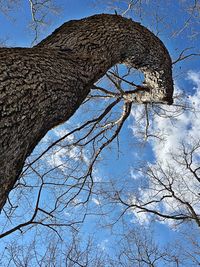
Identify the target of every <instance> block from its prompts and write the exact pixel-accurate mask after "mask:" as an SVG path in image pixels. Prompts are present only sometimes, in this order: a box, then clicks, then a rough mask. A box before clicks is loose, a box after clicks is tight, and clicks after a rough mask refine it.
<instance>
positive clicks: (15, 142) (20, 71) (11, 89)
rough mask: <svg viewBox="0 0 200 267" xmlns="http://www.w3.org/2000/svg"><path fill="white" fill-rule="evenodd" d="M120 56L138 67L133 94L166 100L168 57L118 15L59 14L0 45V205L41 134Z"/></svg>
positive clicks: (135, 25)
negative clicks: (42, 34) (34, 37)
mask: <svg viewBox="0 0 200 267" xmlns="http://www.w3.org/2000/svg"><path fill="white" fill-rule="evenodd" d="M120 62H124V63H125V64H130V65H131V66H132V67H135V68H137V69H140V70H141V71H143V72H144V75H145V84H144V85H143V86H144V87H148V89H149V92H146V91H141V93H140V94H137V95H135V96H134V97H135V101H137V102H140V103H144V102H160V103H165V104H172V94H173V82H172V73H171V59H170V56H169V54H168V52H167V50H166V48H165V47H164V45H163V43H162V42H161V41H160V40H159V39H158V38H157V37H156V36H154V35H153V34H152V33H151V32H150V31H148V30H147V29H146V28H144V27H143V26H141V25H140V24H138V23H136V22H133V21H132V20H128V19H125V18H122V17H121V16H118V15H106V14H102V15H95V16H92V17H89V18H86V19H82V20H77V21H70V22H67V23H65V24H63V25H62V26H61V27H60V28H58V29H57V30H56V31H55V32H54V33H53V34H52V35H50V36H49V37H47V38H46V39H45V40H43V41H42V42H41V43H39V44H38V45H37V46H35V47H33V48H0V166H1V168H0V210H1V209H2V207H3V205H4V204H5V202H6V199H7V196H8V193H9V192H10V191H11V190H12V188H13V186H14V184H15V182H16V180H17V178H18V177H19V175H20V172H21V170H22V168H23V164H24V161H25V159H26V157H27V156H28V155H30V153H31V152H32V150H33V149H34V147H35V146H36V145H37V144H38V142H39V141H40V140H41V138H42V137H43V136H44V135H45V134H46V133H47V131H48V130H50V129H51V128H52V127H54V126H56V125H58V124H59V123H62V122H64V121H66V120H67V119H69V118H70V117H71V116H72V115H73V114H74V112H75V111H76V110H77V109H78V107H79V106H80V105H81V103H82V102H83V100H84V99H85V97H86V96H87V95H88V93H89V91H90V88H91V87H92V85H93V84H94V83H95V82H96V81H97V80H98V79H99V78H101V77H102V76H103V75H104V74H105V73H106V71H107V70H108V69H109V68H110V67H111V66H113V65H115V64H117V63H120Z"/></svg>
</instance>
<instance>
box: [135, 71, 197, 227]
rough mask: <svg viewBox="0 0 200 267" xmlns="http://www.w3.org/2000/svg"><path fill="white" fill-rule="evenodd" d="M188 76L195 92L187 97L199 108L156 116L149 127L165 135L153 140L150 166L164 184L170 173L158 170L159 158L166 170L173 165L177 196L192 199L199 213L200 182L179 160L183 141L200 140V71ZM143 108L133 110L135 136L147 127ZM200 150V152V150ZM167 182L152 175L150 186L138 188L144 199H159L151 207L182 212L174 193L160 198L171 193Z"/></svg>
mask: <svg viewBox="0 0 200 267" xmlns="http://www.w3.org/2000/svg"><path fill="white" fill-rule="evenodd" d="M186 79H187V80H189V81H190V82H191V84H193V87H192V91H191V95H190V96H188V98H187V100H188V102H189V104H190V106H193V107H194V108H195V112H192V111H191V110H185V111H184V112H182V113H180V115H179V116H177V117H175V118H166V117H161V116H155V117H154V119H153V121H152V122H151V126H150V129H149V130H150V131H154V132H159V133H160V135H161V136H162V137H164V138H163V139H162V140H161V139H158V138H154V139H152V140H151V141H150V143H151V146H152V150H153V153H154V156H155V164H150V165H149V166H151V168H153V169H154V171H155V172H157V175H158V176H159V179H160V180H161V181H162V183H163V185H166V186H168V185H169V183H170V181H169V177H170V174H169V176H168V177H166V176H165V175H164V174H163V173H162V172H161V171H159V170H158V168H157V165H156V163H158V162H159V163H160V164H161V167H162V169H163V170H164V171H165V172H167V171H168V172H170V171H172V169H173V172H174V173H173V184H172V185H171V186H172V188H173V190H174V192H175V194H176V196H178V197H180V198H181V199H182V200H184V201H187V202H189V203H192V206H193V208H194V209H195V210H196V212H197V213H199V212H200V204H199V194H198V193H199V192H200V184H199V182H198V181H197V180H196V179H194V177H193V176H192V174H191V172H189V171H188V170H187V169H186V168H185V166H183V165H181V164H179V163H178V162H177V160H179V155H180V153H181V151H180V147H181V143H185V144H187V146H188V147H190V145H191V144H192V142H195V141H197V140H200V72H194V71H189V72H188V75H187V78H186ZM176 91H177V92H179V93H181V89H180V88H179V87H178V86H176ZM173 109H174V107H173V106H172V107H168V111H169V112H172V113H173ZM142 112H143V110H142V107H141V106H136V107H134V109H133V111H132V115H133V116H134V122H135V124H134V126H132V130H133V133H134V135H135V136H139V134H138V133H140V132H142V128H143V129H144V125H145V117H144V116H142V115H141V114H142ZM137 122H139V123H137ZM138 128H139V129H138ZM140 128H141V129H140ZM198 152H199V153H200V150H199V151H198ZM172 153H174V155H176V158H175V160H174V159H173V158H172ZM197 154H198V153H197ZM195 164H196V166H199V165H200V157H198V155H197V156H196V158H194V166H195ZM197 164H198V165H197ZM169 165H170V168H171V169H170V168H169ZM132 177H133V178H134V179H138V176H137V175H135V174H134V175H132ZM163 185H161V183H159V182H156V181H155V179H154V178H153V177H151V178H150V179H149V188H145V190H142V189H141V188H138V192H139V196H140V203H147V202H148V201H149V200H152V199H154V200H158V203H157V204H155V203H154V204H152V203H151V205H149V206H148V208H155V207H156V210H162V212H163V213H166V214H170V213H171V214H172V213H174V212H176V213H178V212H179V211H180V213H181V209H183V208H185V207H184V206H183V205H181V204H180V202H179V201H178V200H176V199H175V198H174V197H167V198H165V199H164V201H162V205H161V204H160V203H161V202H159V200H160V199H161V198H162V197H163V196H164V195H169V192H168V191H167V187H166V189H165V188H164V186H163ZM161 189H162V190H161ZM131 201H132V203H136V202H137V201H138V200H136V199H134V198H133V199H132V200H131ZM156 205H157V206H156ZM185 209H186V208H185ZM134 214H135V216H136V217H138V219H139V220H140V221H142V222H146V221H147V220H148V216H144V214H143V213H137V211H134Z"/></svg>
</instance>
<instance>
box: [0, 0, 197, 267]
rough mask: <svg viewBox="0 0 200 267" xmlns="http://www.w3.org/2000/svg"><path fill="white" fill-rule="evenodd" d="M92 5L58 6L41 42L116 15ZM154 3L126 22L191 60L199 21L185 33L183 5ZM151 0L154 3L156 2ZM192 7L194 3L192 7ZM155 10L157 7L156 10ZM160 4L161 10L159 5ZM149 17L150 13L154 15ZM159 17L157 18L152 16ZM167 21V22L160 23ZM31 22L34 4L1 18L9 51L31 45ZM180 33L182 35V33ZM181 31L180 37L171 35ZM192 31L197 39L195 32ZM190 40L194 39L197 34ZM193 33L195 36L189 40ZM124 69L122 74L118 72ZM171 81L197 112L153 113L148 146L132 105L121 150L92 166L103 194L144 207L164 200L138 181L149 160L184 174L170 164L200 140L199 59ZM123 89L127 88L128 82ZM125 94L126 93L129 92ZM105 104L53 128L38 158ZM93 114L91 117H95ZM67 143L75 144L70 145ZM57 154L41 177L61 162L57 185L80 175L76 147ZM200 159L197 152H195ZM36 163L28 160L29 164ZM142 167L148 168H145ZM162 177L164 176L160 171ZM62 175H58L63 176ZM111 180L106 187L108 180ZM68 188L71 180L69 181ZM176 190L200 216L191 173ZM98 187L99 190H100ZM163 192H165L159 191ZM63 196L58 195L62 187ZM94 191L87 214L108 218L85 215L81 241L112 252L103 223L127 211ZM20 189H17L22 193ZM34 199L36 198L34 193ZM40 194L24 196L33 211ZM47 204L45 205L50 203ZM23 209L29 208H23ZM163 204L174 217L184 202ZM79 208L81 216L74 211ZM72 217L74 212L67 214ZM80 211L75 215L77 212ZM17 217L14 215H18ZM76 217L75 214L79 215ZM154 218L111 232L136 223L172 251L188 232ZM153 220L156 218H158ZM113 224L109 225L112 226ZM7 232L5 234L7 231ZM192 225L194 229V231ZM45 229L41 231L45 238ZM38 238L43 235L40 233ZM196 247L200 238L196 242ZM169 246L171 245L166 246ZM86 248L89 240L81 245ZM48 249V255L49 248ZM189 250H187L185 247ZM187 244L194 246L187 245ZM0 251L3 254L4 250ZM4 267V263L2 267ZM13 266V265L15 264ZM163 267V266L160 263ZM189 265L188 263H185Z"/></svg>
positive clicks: (181, 66)
mask: <svg viewBox="0 0 200 267" xmlns="http://www.w3.org/2000/svg"><path fill="white" fill-rule="evenodd" d="M94 2H95V1H89V0H86V1H83V0H68V1H64V0H63V1H57V4H58V6H59V7H60V9H61V11H60V13H59V14H57V15H54V14H50V15H48V16H47V18H46V21H47V22H48V21H49V22H50V24H49V25H46V26H44V27H42V28H41V29H40V39H43V38H44V37H46V36H47V35H48V34H50V33H51V32H52V31H53V30H54V29H55V28H57V27H59V26H60V25H61V24H62V23H64V22H66V21H68V20H71V19H79V18H83V17H86V16H90V15H93V14H95V13H102V12H104V13H107V12H108V13H114V11H113V10H112V11H111V10H109V8H108V6H107V5H106V3H105V2H106V1H104V2H103V1H102V3H100V4H99V3H98V2H97V3H96V5H94ZM147 2H150V3H146V4H144V5H143V8H146V9H144V10H145V12H146V14H145V15H144V14H143V13H142V14H141V13H140V12H139V11H138V10H137V11H133V12H130V13H127V16H132V18H133V19H135V20H136V21H140V22H141V23H142V24H143V25H145V26H147V27H148V28H149V29H151V30H152V31H154V33H157V31H159V34H158V36H160V38H161V39H162V40H163V42H164V43H165V45H166V46H167V48H168V49H169V52H170V54H171V56H172V58H173V59H176V58H177V57H178V55H179V54H180V52H181V51H182V50H183V49H185V48H190V50H188V51H186V54H189V53H199V35H198V34H196V32H198V31H199V29H198V27H199V25H198V23H196V21H195V19H193V18H191V19H190V20H189V21H190V23H191V26H190V27H188V28H184V23H185V21H187V20H188V18H190V14H188V13H187V12H185V13H183V12H182V10H181V8H182V6H181V5H179V4H178V1H174V2H173V1H170V4H167V3H165V1H155V2H154V1H147ZM152 2H153V3H152ZM189 2H191V5H192V1H189ZM114 3H115V7H116V10H117V12H120V10H126V8H127V5H126V4H118V3H117V2H116V1H114ZM157 4H158V5H157ZM156 5H157V7H159V10H160V12H159V16H160V17H159V18H158V17H157V16H156V15H158V14H154V11H155V10H154V8H155V7H156ZM162 5H163V6H162ZM149 14H150V15H149ZM154 15H155V16H154ZM156 18H157V20H158V21H159V23H158V25H156V20H155V19H156ZM161 18H163V19H161ZM30 23H31V13H30V6H29V2H28V1H21V3H20V4H19V5H18V7H17V8H14V9H13V10H12V11H11V12H9V14H8V15H7V16H5V15H3V14H0V25H2V27H1V32H0V40H5V41H6V45H7V46H25V47H26V46H27V47H30V45H31V43H32V41H33V39H34V32H33V31H32V30H31V29H30V27H28V25H29V24H30ZM180 29H183V30H181V31H180ZM179 31H180V33H179V34H178V35H177V36H176V35H175V34H174V32H179ZM194 33H195V34H194ZM192 34H193V35H192ZM191 35H192V37H191ZM121 71H123V68H121ZM173 71H174V81H175V88H176V92H175V93H182V92H186V93H187V94H188V96H187V98H186V100H187V102H188V104H189V105H191V106H192V107H193V108H195V111H196V112H191V111H190V110H189V111H188V110H186V111H184V112H179V113H180V114H178V116H177V117H175V118H163V117H161V116H156V115H155V114H154V115H152V114H153V113H151V114H150V122H151V123H150V127H149V131H150V132H151V133H153V134H155V135H158V136H160V135H161V136H162V137H164V138H163V139H162V140H161V139H158V138H155V139H153V138H152V139H149V140H148V141H144V136H142V135H141V133H144V130H145V123H146V122H145V117H144V116H143V115H141V114H143V112H144V107H143V106H141V105H133V108H132V113H131V116H130V117H129V119H128V120H127V121H126V123H125V125H124V128H123V129H122V131H121V133H120V141H119V147H118V145H117V142H114V144H113V145H112V146H111V148H110V149H107V150H106V151H104V152H103V153H102V156H101V161H100V163H98V164H97V166H96V167H95V173H94V179H95V182H97V184H98V183H100V182H102V188H103V190H108V192H109V190H111V189H109V188H110V186H111V184H112V185H114V187H115V190H119V191H120V190H122V192H123V193H124V196H126V197H128V200H129V201H131V203H137V201H141V203H145V202H147V201H148V199H151V198H152V197H153V198H154V199H160V198H162V196H163V192H164V189H163V188H158V185H156V184H155V181H153V180H151V179H148V178H147V177H145V176H144V175H141V172H138V171H136V170H135V169H138V168H139V166H140V165H142V163H143V162H145V161H146V162H147V163H146V165H145V166H147V165H148V164H149V166H150V167H151V168H152V169H156V162H160V163H161V164H162V168H163V169H164V170H166V171H167V168H168V166H169V165H170V168H171V170H174V172H175V170H176V171H177V173H178V172H179V173H183V170H182V168H181V166H180V164H178V163H177V162H176V161H174V159H172V156H171V155H172V154H173V153H174V154H177V153H179V152H180V144H181V142H183V141H184V142H186V141H188V142H186V143H187V145H188V146H189V147H190V146H191V144H190V143H191V141H192V140H198V139H200V134H199V132H200V120H199V117H200V116H199V112H200V64H199V57H194V58H192V57H191V58H189V59H188V60H185V61H182V62H180V63H178V64H176V65H175V66H174V70H173ZM128 79H129V80H133V79H135V80H136V81H139V78H138V76H136V75H135V76H134V75H132V76H130V77H128ZM101 85H102V86H109V85H108V83H107V82H106V81H102V83H101ZM123 86H124V88H126V85H125V84H123ZM126 89H128V88H126ZM104 105H105V103H103V104H102V103H100V102H94V103H92V104H91V106H90V105H89V106H86V107H85V106H84V107H81V108H80V110H79V111H78V112H77V113H76V114H75V116H74V117H73V118H72V119H70V121H69V122H67V123H66V124H64V125H61V126H59V127H58V128H56V129H53V130H52V131H51V132H50V133H49V134H48V135H47V136H46V137H45V138H44V139H43V141H42V142H41V144H40V145H39V146H38V147H37V148H36V150H35V151H34V152H33V158H34V156H35V155H37V154H38V153H39V152H40V151H41V150H43V149H44V148H45V147H47V146H48V145H49V143H50V142H51V141H52V140H55V139H56V138H59V137H61V136H62V135H64V134H65V133H66V132H67V131H69V130H70V129H73V128H74V127H75V126H77V125H79V124H80V120H81V121H84V120H85V119H86V118H89V117H90V116H91V114H93V115H95V114H96V115H97V114H98V112H97V111H95V108H98V109H100V108H102V106H104ZM91 112H92V113H91ZM167 112H169V113H170V112H171V113H173V114H174V113H175V112H176V111H175V108H174V107H167ZM75 137H76V136H75V135H72V136H71V138H72V139H71V140H73V138H75ZM69 141H70V140H69ZM54 152H55V153H54V155H53V156H51V157H50V156H49V154H47V156H45V157H44V159H43V160H42V161H41V162H40V163H39V164H38V166H37V168H38V170H39V171H40V172H41V173H43V172H44V171H45V170H46V169H48V168H50V166H51V167H52V166H54V165H55V166H56V165H58V164H64V165H66V166H64V168H58V171H57V172H54V171H53V172H52V174H51V175H52V177H53V176H56V179H57V180H56V181H59V179H60V177H62V179H64V178H65V176H66V173H65V172H66V171H67V168H68V167H69V166H70V167H72V166H73V167H74V166H76V167H77V169H78V171H79V172H80V174H81V172H82V170H81V169H79V165H78V162H79V161H78V160H79V159H77V158H78V156H77V155H78V151H77V150H76V148H73V149H71V150H70V151H69V150H68V149H66V148H62V149H60V150H59V152H58V148H57V147H56V148H55V151H54ZM197 152H198V153H199V151H197ZM88 153H89V152H88V151H87V150H86V151H83V155H82V156H83V163H84V168H85V167H87V161H88V158H89V157H88ZM198 153H196V154H195V158H194V164H195V166H199V165H198V164H200V160H199V158H198ZM69 159H70V160H71V163H69V165H67V164H68V163H67V164H66V163H65V161H66V160H67V162H68V160H69ZM31 160H32V158H30V161H31ZM145 166H144V167H145ZM157 171H158V173H159V172H160V170H157ZM58 175H60V177H59V176H58ZM46 179H47V180H48V181H51V177H47V178H46ZM27 181H28V182H27V183H29V182H32V183H33V184H34V185H35V186H37V185H38V183H39V178H37V179H36V178H35V176H34V173H32V174H31V175H29V177H28V179H27ZM108 181H109V182H110V184H109V185H107V182H108ZM69 182H71V180H70V181H69ZM185 184H187V185H188V186H189V188H190V189H191V192H190V191H189V190H188V191H187V192H185V191H184V190H186V188H185V187H184V185H185ZM173 186H174V190H175V192H176V193H177V195H179V196H181V197H183V198H184V199H185V200H186V201H191V199H192V201H193V203H194V207H195V209H196V210H197V212H198V211H199V210H200V207H199V204H198V197H197V196H196V191H195V190H197V189H199V184H198V183H197V182H196V181H194V182H193V179H192V177H191V176H190V175H189V174H187V173H186V174H185V175H183V177H182V180H181V182H180V179H177V180H176V179H175V178H174V185H173ZM102 188H101V189H102ZM161 189H162V190H161ZM58 190H59V189H58ZM95 190H97V191H96V192H94V195H92V198H91V203H90V204H89V208H90V211H91V210H93V211H94V213H95V212H96V213H99V212H102V211H104V212H108V216H94V215H92V216H88V217H87V219H86V221H85V223H84V224H83V226H82V227H81V229H80V233H81V234H82V235H83V236H88V235H89V234H90V233H93V232H95V243H96V245H98V246H99V247H101V249H102V250H106V251H107V252H108V253H111V254H112V253H113V254H114V252H115V251H114V250H113V248H112V247H113V246H114V247H115V246H116V242H118V241H119V239H120V236H117V237H116V235H113V233H112V231H110V230H111V227H103V228H98V227H99V226H100V225H101V224H106V223H108V224H109V223H112V222H113V221H112V219H113V220H116V218H117V216H118V215H119V214H120V213H121V212H122V210H123V207H122V206H121V205H117V204H116V203H111V202H110V203H109V204H107V203H106V201H107V200H108V199H107V198H106V195H105V196H103V197H102V198H101V196H100V197H99V196H98V194H97V192H98V190H100V189H99V187H98V186H97V188H95ZM18 191H20V190H18ZM183 191H184V192H185V193H184V196H182V195H181V192H183ZM132 192H134V194H137V195H138V199H139V200H138V199H136V197H135V196H134V194H133V193H132ZM31 193H32V195H31ZM53 194H55V195H56V194H57V191H56V192H53V189H52V188H48V189H46V190H45V193H44V196H43V198H42V202H43V205H44V207H50V206H51V204H50V202H51V197H52V196H53ZM36 195H37V188H35V189H33V190H30V191H27V196H26V197H25V198H27V199H28V200H29V201H28V202H27V203H29V205H30V206H31V204H32V203H31V201H30V197H31V196H32V198H33V199H34V198H35V197H36ZM12 197H13V199H15V192H14V193H13V195H12ZM81 197H82V198H84V197H85V196H84V194H83V195H81V196H80V198H81ZM46 200H47V201H46ZM23 205H24V206H23ZM159 205H160V204H158V205H157V206H156V204H155V206H154V208H157V209H158V210H164V211H166V212H168V213H173V212H174V211H177V212H178V209H179V203H178V202H176V201H174V199H172V201H171V202H170V200H169V201H166V202H165V201H163V203H162V205H160V206H159ZM27 207H28V206H27V204H26V202H25V203H23V204H22V207H21V208H19V211H18V212H19V214H23V211H24V210H26V209H27ZM76 210H77V211H76ZM70 212H71V213H73V214H70ZM76 212H77V213H76ZM81 212H82V208H81V207H76V206H75V205H74V207H73V206H72V207H70V208H69V210H68V209H66V210H65V215H66V216H71V217H76V216H77V217H78V218H79V215H80V217H81ZM16 214H17V213H16ZM77 214H78V215H77ZM23 216H24V217H27V218H29V213H26V214H23ZM16 218H17V219H15V221H13V222H11V223H10V222H9V221H6V218H5V217H3V219H4V220H5V221H6V225H5V228H3V231H4V230H5V229H9V228H10V227H13V226H14V225H15V224H16V223H20V222H21V220H22V218H18V217H16ZM151 219H152V218H151V216H148V215H146V214H144V213H141V212H138V210H137V209H135V210H130V211H129V213H126V214H125V215H124V216H123V218H122V219H121V220H119V222H118V223H117V224H116V225H115V226H114V227H113V229H112V230H113V231H114V232H115V233H117V232H118V233H121V232H122V231H123V227H124V225H123V224H124V223H125V224H129V226H130V225H132V228H133V229H134V228H136V225H140V226H141V227H144V228H145V229H147V230H148V229H152V228H153V230H154V237H155V241H156V242H158V244H160V245H162V246H168V247H169V246H170V244H172V242H173V240H175V239H176V238H177V239H179V240H180V238H181V237H182V236H181V231H182V230H183V228H184V227H183V228H181V227H180V228H178V226H175V225H174V224H173V223H172V221H159V220H157V221H156V222H154V223H152V222H151ZM153 220H155V219H153ZM107 226H108V225H107ZM7 227H8V228H7ZM187 227H188V226H186V230H187V229H188V228H187ZM192 227H194V229H195V226H194V225H193V226H192ZM40 231H41V233H40ZM45 231H46V230H44V232H43V233H42V230H38V232H37V230H34V229H33V230H29V231H27V232H26V233H25V235H24V236H23V237H22V235H20V234H18V233H14V234H12V235H10V236H8V238H6V239H4V240H3V242H2V248H4V247H5V246H6V245H7V244H8V243H9V242H10V241H11V240H12V239H13V238H14V239H18V242H19V244H26V243H28V242H30V240H32V237H33V236H34V234H35V233H37V234H38V233H40V234H41V236H42V235H43V234H45ZM40 234H39V235H40ZM62 234H63V237H64V238H66V240H68V235H70V232H64V233H63V232H62ZM197 240H198V241H199V238H198V237H197ZM168 242H169V244H168ZM83 244H84V242H83ZM45 245H46V244H43V246H44V249H45ZM184 246H185V244H184ZM188 246H189V245H188ZM0 253H1V252H0ZM2 266H3V265H2ZM13 266H14V265H13ZM158 266H159V267H160V266H164V265H163V263H160V264H159V265H158ZM183 266H184V265H183Z"/></svg>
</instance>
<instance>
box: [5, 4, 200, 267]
mask: <svg viewBox="0 0 200 267" xmlns="http://www.w3.org/2000/svg"><path fill="white" fill-rule="evenodd" d="M22 2H23V1H21V2H20V3H22ZM42 2H43V3H45V2H46V1H43V0H41V1H33V3H35V4H37V3H38V4H40V3H42ZM47 2H48V3H53V2H54V3H55V4H57V1H47ZM102 2H103V0H101V3H102ZM95 3H97V1H95ZM105 3H106V4H105V5H104V8H106V6H107V5H108V3H109V4H110V3H111V4H112V6H111V8H112V11H111V12H112V13H118V14H123V15H124V16H127V17H130V16H131V17H133V18H134V20H138V21H140V22H142V24H143V25H146V26H147V27H148V28H149V29H151V30H152V31H153V32H154V34H155V35H158V36H159V37H160V38H161V39H162V40H164V43H165V44H166V46H167V47H168V48H169V51H170V55H171V57H172V61H173V64H172V65H173V76H174V81H175V93H174V103H173V105H172V106H165V105H160V104H156V103H144V104H143V105H141V103H137V102H134V103H133V104H132V108H131V107H130V106H129V107H128V106H127V101H126V100H127V98H126V99H124V96H125V95H126V94H129V96H130V93H131V92H133V91H134V90H135V89H137V88H136V87H137V84H141V82H142V81H143V76H142V74H141V72H136V71H135V70H134V68H130V67H125V66H122V65H117V66H115V67H113V68H112V69H110V70H109V71H108V72H107V73H106V75H105V76H104V78H102V79H101V81H100V82H98V83H96V84H95V85H94V86H92V88H91V90H90V93H89V94H88V95H87V97H86V98H85V100H84V101H83V103H82V104H81V107H80V108H79V109H78V110H77V111H76V114H75V116H72V117H71V118H70V120H68V122H67V123H66V124H64V125H63V126H59V127H58V128H54V129H53V130H52V131H50V132H49V134H48V135H46V136H45V138H43V140H42V142H40V144H39V145H38V146H37V147H36V149H35V150H34V151H33V153H32V155H31V156H30V157H29V158H28V159H27V160H26V163H25V166H24V169H23V171H22V173H21V175H20V177H19V179H18V180H17V182H16V183H15V186H14V189H13V190H12V191H11V192H10V195H9V196H8V201H7V203H6V205H4V207H3V209H2V212H1V220H0V225H1V235H0V237H1V246H0V258H1V263H0V265H3V266H10V265H13V266H27V265H28V266H33V265H34V266H55V265H56V266H66V265H67V266H68V265H69V266H85V265H87V266H101V265H102V266H105V265H106V266H133V265H134V266H138V267H141V266H144V267H147V266H162V265H163V264H165V265H167V266H168V265H169V266H179V267H180V266H197V265H199V262H200V259H199V247H200V240H199V226H198V222H199V204H198V203H199V194H198V193H199V192H198V191H199V183H198V179H196V178H195V175H196V177H198V176H199V175H198V174H199V168H198V166H199V157H198V154H199V152H198V151H199V143H198V140H199V138H200V137H199V130H198V129H199V123H198V121H199V120H198V116H199V108H200V101H199V99H200V94H199V88H200V82H199V81H200V75H199V74H198V68H199V64H198V61H195V58H197V57H198V55H199V41H198V37H199V35H198V32H199V27H195V23H196V25H197V24H198V14H199V13H198V7H199V1H186V2H185V1H181V0H180V1H177V2H176V3H175V5H174V1H168V2H167V3H166V2H163V1H156V0H155V1H143V0H142V1H129V0H125V1H117V0H110V1H105ZM99 6H100V5H99ZM13 7H15V6H14V5H13ZM35 7H37V5H35ZM113 8H114V9H115V12H114V11H113ZM35 10H36V11H37V9H35ZM97 11H98V12H99V10H97ZM92 12H94V11H93V10H92ZM101 12H105V11H104V10H102V11H101ZM109 12H110V11H109ZM91 14H93V13H91ZM36 15H37V12H36ZM45 15H46V14H45ZM75 16H77V14H75ZM46 18H48V17H46ZM30 19H31V18H30ZM32 19H33V18H32ZM55 21H56V20H55ZM33 24H34V25H36V26H37V31H38V33H39V32H40V29H41V28H40V26H41V23H40V21H39V20H38V21H33ZM55 25H56V22H55ZM71 34H72V33H71ZM38 36H39V35H38ZM34 38H35V35H34ZM34 38H33V39H34ZM44 42H45V41H44ZM47 43H48V39H47ZM39 45H40V44H39ZM191 47H192V48H191ZM68 52H70V51H69V50H68ZM70 53H71V52H70ZM195 62H196V64H195ZM195 68H196V70H195ZM188 70H190V71H189V72H188ZM186 72H187V73H186ZM186 78H187V79H188V81H184V80H185V79H186ZM132 81H134V83H133V82H132ZM192 88H193V89H192ZM136 92H137V91H136ZM134 94H135V93H134ZM119 96H120V97H119ZM122 96H123V97H122ZM131 97H132V96H131ZM119 98H120V100H119ZM108 166H110V167H108ZM194 174H195V175H194ZM154 231H155V234H154ZM90 234H91V236H92V238H91V236H90ZM13 240H15V241H13Z"/></svg>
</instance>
